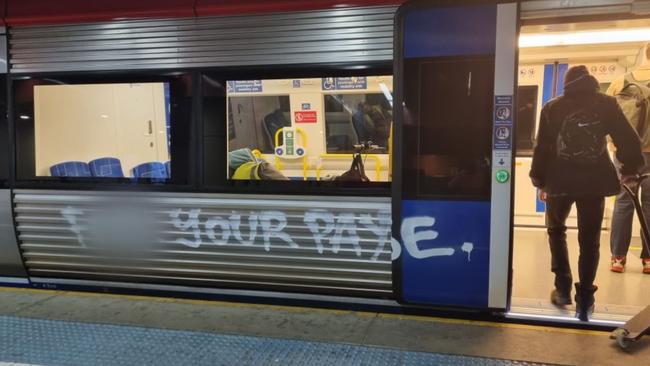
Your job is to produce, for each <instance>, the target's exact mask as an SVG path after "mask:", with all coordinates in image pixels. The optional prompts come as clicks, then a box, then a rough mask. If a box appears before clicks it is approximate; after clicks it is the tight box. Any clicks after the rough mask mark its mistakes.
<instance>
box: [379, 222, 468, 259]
mask: <svg viewBox="0 0 650 366" xmlns="http://www.w3.org/2000/svg"><path fill="white" fill-rule="evenodd" d="M435 223H436V219H435V217H429V216H415V217H407V218H405V219H404V220H403V221H402V226H401V228H400V234H401V235H402V240H403V241H404V243H403V244H404V248H405V249H406V251H407V252H408V254H409V255H410V256H411V257H413V258H415V259H426V258H432V257H448V256H452V255H454V253H455V252H456V250H455V249H454V248H453V247H442V248H429V249H420V245H419V243H420V242H424V241H430V240H435V239H437V238H438V232H437V231H435V230H419V229H432V228H433V226H434V224H435ZM391 245H392V248H393V254H392V258H393V260H395V259H397V258H399V257H400V255H401V247H402V246H401V245H400V244H399V241H398V240H397V239H395V238H391ZM396 249H397V250H396ZM461 250H462V251H463V252H466V253H467V261H468V262H470V261H471V257H470V256H471V253H472V251H473V250H474V244H473V243H470V242H465V243H463V244H462V245H461Z"/></svg>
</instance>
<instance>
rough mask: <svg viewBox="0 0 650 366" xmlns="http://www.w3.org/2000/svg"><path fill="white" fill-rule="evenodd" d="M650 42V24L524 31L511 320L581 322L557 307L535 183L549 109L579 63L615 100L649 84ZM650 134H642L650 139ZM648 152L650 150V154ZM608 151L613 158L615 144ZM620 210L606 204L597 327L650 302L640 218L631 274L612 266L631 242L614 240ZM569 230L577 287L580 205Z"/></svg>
mask: <svg viewBox="0 0 650 366" xmlns="http://www.w3.org/2000/svg"><path fill="white" fill-rule="evenodd" d="M649 42H650V18H648V19H639V18H636V19H626V20H621V19H616V20H602V19H601V20H593V21H581V22H561V21H556V22H553V21H551V20H549V21H548V22H547V23H546V24H535V25H526V24H524V25H523V26H522V28H521V35H520V51H519V78H518V80H519V81H518V98H517V104H518V116H517V128H516V148H517V154H516V169H515V171H516V173H515V174H516V176H515V189H514V191H515V193H514V202H515V203H514V216H515V217H514V236H513V238H514V239H513V243H514V244H513V246H514V249H513V287H512V301H511V315H514V316H521V317H529V316H532V317H537V318H548V319H549V320H550V319H553V320H560V321H571V322H573V321H577V320H576V319H575V318H574V314H575V305H570V306H566V307H564V308H559V307H556V306H554V305H553V304H552V303H551V300H550V293H551V291H552V290H553V288H554V284H553V283H554V275H553V273H552V272H551V255H550V249H549V243H548V235H547V232H546V228H545V211H546V204H545V202H544V201H543V200H542V199H540V195H539V194H538V193H539V192H538V190H537V189H536V188H535V187H534V186H533V185H532V183H531V180H530V178H529V177H528V174H529V171H530V168H531V162H532V153H533V147H534V145H535V139H536V135H537V131H538V128H539V122H540V111H541V109H542V107H543V106H544V105H545V104H546V103H547V102H548V101H549V100H551V99H553V98H555V97H557V96H560V95H562V94H563V93H564V89H563V81H564V76H565V73H566V71H567V70H568V69H569V68H570V67H572V66H576V65H585V66H586V67H587V68H588V69H589V71H590V73H591V74H592V75H593V76H594V77H596V79H597V80H598V83H599V84H600V88H601V91H602V92H603V93H606V94H609V95H612V96H614V95H616V94H617V93H619V92H620V91H621V89H622V88H623V87H624V85H625V84H626V83H628V82H630V81H632V80H633V81H635V82H639V83H643V84H645V85H648V84H650V50H649V49H648V48H649V47H648V43H649ZM646 130H647V129H646ZM646 130H643V131H642V132H641V133H642V134H643V133H648V134H650V132H646ZM642 137H643V136H642ZM610 145H611V144H610ZM646 150H648V151H649V152H650V149H646ZM609 153H610V155H614V153H613V147H612V146H610V149H609ZM647 156H650V153H648V154H647ZM648 193H649V194H650V191H649V192H648ZM615 205H616V197H607V198H606V203H605V213H604V220H603V225H602V232H601V237H600V261H599V264H598V274H597V277H596V281H595V283H596V284H597V285H598V286H599V291H598V292H597V293H596V307H595V311H594V315H593V319H594V321H595V322H601V323H618V322H624V321H626V320H627V319H629V318H630V317H631V316H633V315H634V314H636V313H638V312H639V311H641V310H642V309H643V308H644V307H645V306H646V305H648V303H649V302H650V297H649V296H648V294H650V274H644V273H643V265H642V261H641V259H640V257H641V248H642V242H641V238H640V226H639V222H638V221H637V219H636V218H634V219H633V224H632V226H633V228H632V229H631V232H630V234H631V240H630V246H629V251H628V253H627V265H626V268H625V272H623V273H615V272H613V271H612V270H611V268H610V266H611V257H612V251H611V244H612V243H614V245H618V246H621V245H623V246H624V245H625V244H626V243H625V242H626V241H627V239H626V238H625V237H624V235H623V237H621V234H620V233H619V234H617V235H614V240H613V241H612V237H613V236H612V224H613V222H614V221H615V220H622V219H620V218H615V215H614V209H615ZM629 215H632V214H631V213H630V214H629ZM567 227H568V231H567V244H568V249H569V254H570V263H571V266H572V272H573V278H574V280H575V281H577V279H578V268H577V267H578V253H579V246H578V231H577V215H576V209H575V207H574V208H573V209H572V211H571V213H570V215H569V218H568V221H567ZM619 227H623V228H624V227H625V225H621V221H619ZM623 231H625V229H623ZM628 231H629V230H628ZM621 241H622V242H621ZM574 292H575V291H574Z"/></svg>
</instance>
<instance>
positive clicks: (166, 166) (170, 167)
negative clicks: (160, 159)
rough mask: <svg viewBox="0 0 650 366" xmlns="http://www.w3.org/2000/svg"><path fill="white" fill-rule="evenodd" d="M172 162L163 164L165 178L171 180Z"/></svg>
mask: <svg viewBox="0 0 650 366" xmlns="http://www.w3.org/2000/svg"><path fill="white" fill-rule="evenodd" d="M171 163H172V162H171V161H167V162H165V170H167V177H169V178H171V177H172V164H171Z"/></svg>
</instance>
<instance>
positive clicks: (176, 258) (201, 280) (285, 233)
mask: <svg viewBox="0 0 650 366" xmlns="http://www.w3.org/2000/svg"><path fill="white" fill-rule="evenodd" d="M14 204H15V213H16V224H17V229H18V238H19V243H20V248H21V250H22V253H23V256H24V259H25V264H26V267H27V270H28V272H29V274H30V276H36V277H59V278H77V279H91V280H105V281H126V282H129V281H132V282H148V283H163V284H177V285H195V286H202V287H209V286H213V287H236V288H255V289H273V290H283V291H300V292H310V293H327V294H345V295H358V296H373V297H391V296H392V285H391V283H392V279H391V250H390V239H389V238H390V201H389V199H387V198H386V199H377V198H351V197H344V198H337V197H284V196H234V195H214V194H160V193H139V194H138V195H137V196H135V195H134V194H130V193H105V192H104V193H102V192H68V191H65V192H62V191H16V192H15V196H14ZM143 228H145V229H143ZM154 228H155V229H154ZM147 231H149V232H147ZM251 232H253V233H255V235H252V236H251ZM149 237H150V238H149ZM149 239H151V240H150V241H149ZM319 247H320V249H319Z"/></svg>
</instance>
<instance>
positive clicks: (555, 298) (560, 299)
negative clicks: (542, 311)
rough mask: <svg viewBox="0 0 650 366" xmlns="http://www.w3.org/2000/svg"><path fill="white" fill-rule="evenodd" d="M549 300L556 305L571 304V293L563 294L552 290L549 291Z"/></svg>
mask: <svg viewBox="0 0 650 366" xmlns="http://www.w3.org/2000/svg"><path fill="white" fill-rule="evenodd" d="M551 302H552V303H553V305H555V306H558V307H563V306H567V305H571V294H570V293H569V294H563V293H561V292H560V291H558V290H553V292H551Z"/></svg>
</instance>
